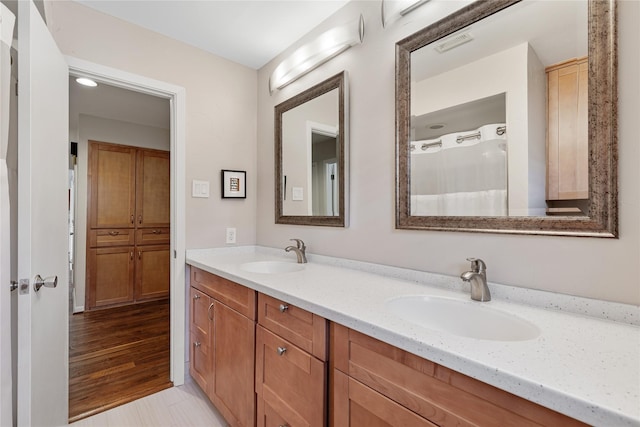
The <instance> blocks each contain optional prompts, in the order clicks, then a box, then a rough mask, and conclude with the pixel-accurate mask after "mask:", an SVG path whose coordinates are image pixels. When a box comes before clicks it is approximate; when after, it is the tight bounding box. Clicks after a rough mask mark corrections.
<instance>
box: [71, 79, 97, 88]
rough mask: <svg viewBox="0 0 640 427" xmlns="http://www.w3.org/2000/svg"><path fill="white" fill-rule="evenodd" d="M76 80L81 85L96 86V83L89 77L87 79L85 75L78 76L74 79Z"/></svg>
mask: <svg viewBox="0 0 640 427" xmlns="http://www.w3.org/2000/svg"><path fill="white" fill-rule="evenodd" d="M76 82H77V83H79V84H81V85H82V86H89V87H96V86H98V83H96V82H94V81H93V80H91V79H88V78H86V77H78V78H77V79H76Z"/></svg>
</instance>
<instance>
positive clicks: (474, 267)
mask: <svg viewBox="0 0 640 427" xmlns="http://www.w3.org/2000/svg"><path fill="white" fill-rule="evenodd" d="M467 261H469V262H470V263H471V271H473V272H474V273H484V272H485V271H487V265H486V264H485V263H484V261H483V260H481V259H480V258H467Z"/></svg>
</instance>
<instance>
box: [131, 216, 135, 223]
mask: <svg viewBox="0 0 640 427" xmlns="http://www.w3.org/2000/svg"><path fill="white" fill-rule="evenodd" d="M133 218H134V216H133V215H131V224H133Z"/></svg>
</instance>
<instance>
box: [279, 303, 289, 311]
mask: <svg viewBox="0 0 640 427" xmlns="http://www.w3.org/2000/svg"><path fill="white" fill-rule="evenodd" d="M287 310H289V306H288V305H287V304H280V313H284V312H285V311H287Z"/></svg>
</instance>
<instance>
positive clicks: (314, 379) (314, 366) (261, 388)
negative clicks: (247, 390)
mask: <svg viewBox="0 0 640 427" xmlns="http://www.w3.org/2000/svg"><path fill="white" fill-rule="evenodd" d="M256 394H257V395H258V400H263V401H264V403H266V404H267V405H268V406H269V407H270V408H272V409H273V410H274V412H276V413H278V414H279V415H280V416H281V417H283V418H286V419H287V420H288V422H289V425H291V426H317V427H322V426H324V425H325V421H326V415H325V413H326V411H325V408H326V363H325V362H322V361H320V360H318V359H316V358H315V357H313V356H312V355H310V354H309V353H307V352H306V351H303V350H302V349H300V348H298V347H296V346H295V345H293V344H292V343H291V342H289V341H287V340H285V339H283V338H281V337H279V336H277V335H275V334H273V333H271V332H269V331H268V330H266V329H265V328H263V327H261V326H258V327H257V333H256Z"/></svg>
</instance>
